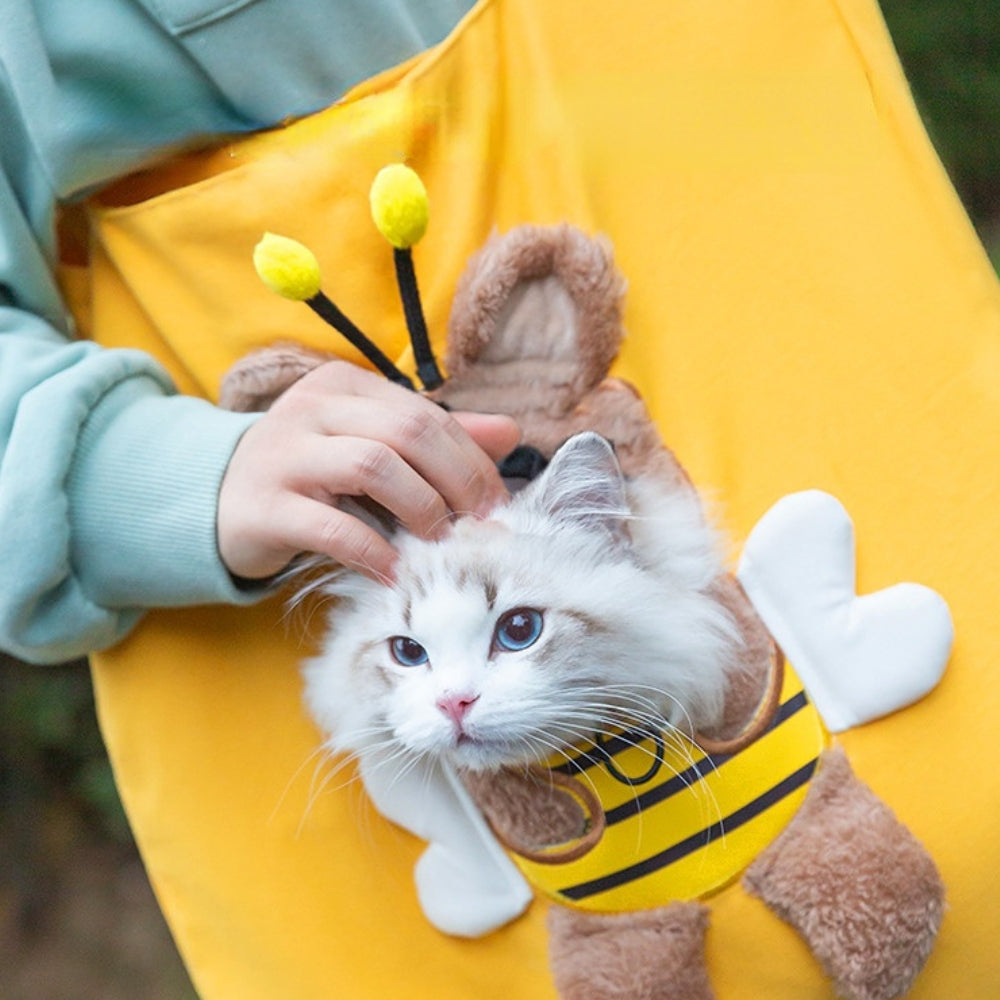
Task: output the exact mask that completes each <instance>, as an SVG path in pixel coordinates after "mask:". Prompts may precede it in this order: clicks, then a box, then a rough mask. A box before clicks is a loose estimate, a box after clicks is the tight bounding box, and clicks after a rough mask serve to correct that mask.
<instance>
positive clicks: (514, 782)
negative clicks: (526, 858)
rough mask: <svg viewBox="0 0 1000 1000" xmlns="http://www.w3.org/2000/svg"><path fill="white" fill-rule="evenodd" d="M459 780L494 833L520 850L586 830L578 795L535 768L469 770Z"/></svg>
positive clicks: (540, 847)
mask: <svg viewBox="0 0 1000 1000" xmlns="http://www.w3.org/2000/svg"><path fill="white" fill-rule="evenodd" d="M462 780H463V782H464V783H465V786H466V788H468V789H469V792H470V794H471V795H472V797H473V798H474V799H475V801H476V805H478V806H479V808H480V809H482V811H483V815H484V816H485V817H486V819H487V820H488V821H489V823H490V825H491V826H492V827H493V829H494V831H495V832H496V834H497V836H498V837H500V839H501V840H503V841H504V843H506V844H507V845H508V846H510V847H511V848H512V849H514V850H516V851H519V852H520V853H522V854H527V853H531V852H534V851H539V850H543V849H545V848H549V847H555V846H556V845H559V844H567V843H570V842H572V841H576V840H579V839H580V838H582V837H583V836H584V835H585V834H586V833H587V830H588V828H589V825H590V822H591V817H590V816H588V815H587V814H586V812H585V811H584V809H583V807H582V806H581V804H580V800H579V799H578V798H576V797H574V796H573V795H571V794H569V792H567V791H565V790H564V789H563V788H561V787H560V786H558V785H555V784H553V783H552V782H551V781H547V780H546V778H545V776H544V775H542V774H539V773H538V772H537V771H534V770H524V769H518V770H513V769H512V770H502V771H491V772H483V773H479V772H475V771H470V772H468V773H467V774H464V775H463V776H462Z"/></svg>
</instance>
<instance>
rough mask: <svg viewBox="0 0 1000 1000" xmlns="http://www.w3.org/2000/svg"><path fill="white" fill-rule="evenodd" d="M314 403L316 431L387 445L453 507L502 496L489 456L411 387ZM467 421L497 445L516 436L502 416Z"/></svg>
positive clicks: (491, 502) (467, 507)
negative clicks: (378, 396)
mask: <svg viewBox="0 0 1000 1000" xmlns="http://www.w3.org/2000/svg"><path fill="white" fill-rule="evenodd" d="M395 388H398V387H395ZM315 406H316V412H315V413H314V414H313V416H312V421H313V426H314V428H315V429H316V431H318V432H319V433H321V434H324V435H327V436H329V437H330V438H331V439H332V440H336V439H338V438H347V439H351V440H352V441H354V442H356V441H360V440H361V439H368V440H371V441H376V442H380V443H382V444H384V445H386V446H388V447H389V448H390V449H392V451H394V452H395V453H396V454H397V455H399V456H400V457H401V458H403V459H404V460H405V461H406V463H407V464H409V465H410V466H411V468H413V469H415V470H416V471H417V472H418V473H419V474H420V475H421V476H422V477H423V478H424V479H425V480H426V481H427V482H428V483H429V484H430V485H431V486H432V487H433V488H434V489H435V490H437V492H438V493H440V495H441V496H442V497H443V498H444V500H445V502H446V504H447V505H448V507H449V508H450V509H451V510H453V511H456V512H466V511H473V512H476V513H484V512H485V511H486V510H488V509H491V508H492V507H494V506H496V504H498V503H500V502H501V501H502V500H503V499H504V498H505V497H506V490H505V488H504V485H503V482H502V480H501V479H500V475H499V473H498V472H497V470H496V466H495V463H494V459H493V458H492V457H491V455H490V454H489V453H488V452H487V451H486V450H484V449H483V448H482V447H481V446H480V445H479V444H478V443H477V442H476V441H475V440H474V438H473V437H472V436H471V435H470V434H469V433H468V432H467V431H466V430H465V429H464V427H463V424H462V423H461V422H459V421H458V420H456V419H455V418H454V417H452V416H451V415H450V414H449V413H447V412H446V411H444V410H442V409H441V408H440V407H439V406H437V405H436V404H434V403H432V402H430V401H429V400H427V399H423V398H421V397H420V396H417V395H416V394H414V393H410V392H403V393H402V394H400V393H391V394H384V395H383V396H382V398H372V397H371V396H354V395H340V396H336V397H329V398H321V399H316V400H315ZM470 423H471V424H472V426H473V427H475V428H477V429H478V430H479V431H480V432H482V433H483V434H484V435H485V436H486V438H487V440H488V441H489V442H490V443H491V445H495V446H496V448H497V449H498V450H502V449H503V447H504V446H505V445H506V443H507V441H508V440H509V439H510V438H512V437H515V436H516V430H515V431H514V432H513V433H512V432H511V429H510V426H509V422H508V421H507V420H506V418H499V419H497V418H489V417H477V418H472V419H471V420H470ZM507 450H508V451H509V449H507Z"/></svg>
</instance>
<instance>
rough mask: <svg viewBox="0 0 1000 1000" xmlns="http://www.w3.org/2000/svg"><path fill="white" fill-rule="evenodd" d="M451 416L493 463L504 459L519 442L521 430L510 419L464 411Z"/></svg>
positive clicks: (497, 414)
mask: <svg viewBox="0 0 1000 1000" xmlns="http://www.w3.org/2000/svg"><path fill="white" fill-rule="evenodd" d="M452 416H453V417H454V418H455V420H456V421H458V423H459V424H461V426H462V428H463V429H464V430H465V432H466V433H467V434H468V435H469V437H471V438H472V440H473V441H475V442H476V444H477V445H479V447H480V448H482V449H483V451H485V452H486V454H487V455H489V456H490V458H491V459H493V461H494V462H498V461H500V460H501V459H503V458H506V457H507V456H508V455H509V454H510V453H511V452H512V451H513V450H514V449H515V448H516V447H517V445H518V442H519V441H520V440H521V429H520V428H519V427H518V425H517V423H516V422H515V420H514V419H513V418H512V417H507V416H504V415H503V414H500V413H470V412H464V411H455V412H453V413H452Z"/></svg>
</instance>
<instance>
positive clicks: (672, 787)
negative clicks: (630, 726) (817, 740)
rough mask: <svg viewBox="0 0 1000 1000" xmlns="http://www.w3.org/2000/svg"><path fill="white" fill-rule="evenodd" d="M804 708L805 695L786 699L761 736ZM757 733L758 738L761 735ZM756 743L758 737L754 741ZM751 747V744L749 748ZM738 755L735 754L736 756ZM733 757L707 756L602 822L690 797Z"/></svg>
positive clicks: (799, 694)
mask: <svg viewBox="0 0 1000 1000" xmlns="http://www.w3.org/2000/svg"><path fill="white" fill-rule="evenodd" d="M805 706H806V696H805V692H802V691H800V692H799V693H798V694H797V695H795V696H794V697H793V698H789V699H788V701H786V702H785V703H784V704H783V705H780V706H779V707H778V709H777V711H776V712H775V713H774V718H773V719H772V720H771V724H770V725H769V726H768V727H767V729H766V730H764V733H769V732H771V731H772V730H773V729H775V728H776V727H777V726H780V725H781V723H783V722H785V721H786V720H787V719H790V718H791V717H792V716H793V715H795V714H796V713H797V712H800V711H801V710H802V709H803V708H805ZM764 733H761V736H763V735H764ZM757 738H758V739H760V737H757ZM752 745H753V744H751V746H752ZM740 752H742V751H737V753H740ZM735 756H737V754H736V753H717V754H709V755H708V756H707V757H705V758H703V759H702V760H700V761H698V763H697V764H692V765H691V767H689V768H686V769H685V770H684V771H681V772H680V774H677V775H675V776H674V777H673V778H671V779H670V780H669V781H664V782H663V783H662V784H659V785H656V786H655V787H654V788H651V789H649V791H648V792H643V793H642V794H641V795H636V796H634V797H633V798H631V799H629V800H628V801H626V802H623V803H622V804H621V805H620V806H617V807H616V808H615V809H609V810H608V811H607V812H606V813H605V814H604V818H605V821H606V822H607V824H608V825H609V826H610V825H611V824H613V823H622V822H624V821H625V820H627V819H630V818H631V817H633V816H635V815H636V814H638V813H640V812H642V810H643V809H650V808H651V807H652V806H655V805H657V803H660V802H662V801H663V800H664V799H669V798H670V797H671V796H672V795H678V794H679V793H681V792H685V791H690V792H691V793H692V794H694V786H695V785H696V784H697V783H698V782H699V781H701V780H703V779H704V778H707V777H708V775H709V774H711V773H712V772H713V771H715V770H717V769H718V768H719V767H721V766H722V765H723V764H725V763H726V761H729V760H732V759H733V757H735Z"/></svg>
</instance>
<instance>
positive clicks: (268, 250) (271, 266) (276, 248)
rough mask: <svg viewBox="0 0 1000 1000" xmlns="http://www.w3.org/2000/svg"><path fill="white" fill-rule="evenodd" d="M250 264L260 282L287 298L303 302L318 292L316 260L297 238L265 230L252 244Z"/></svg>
mask: <svg viewBox="0 0 1000 1000" xmlns="http://www.w3.org/2000/svg"><path fill="white" fill-rule="evenodd" d="M253 266H254V267H255V268H256V269H257V273H258V274H259V275H260V278H261V281H263V282H264V284H265V285H267V287H268V288H270V289H271V291H273V292H277V293H278V294H279V295H281V296H284V298H286V299H294V300H295V301H297V302H305V301H307V300H308V299H311V298H313V297H315V296H316V295H318V294H319V286H320V273H319V261H318V260H316V256H315V254H313V252H312V251H311V250H310V249H309V248H308V247H307V246H305V245H304V244H302V243H299V242H298V240H292V239H289V238H288V237H287V236H277V235H275V234H274V233H264V236H263V238H262V239H261V241H260V242H259V243H258V244H257V246H255V247H254V250H253Z"/></svg>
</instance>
